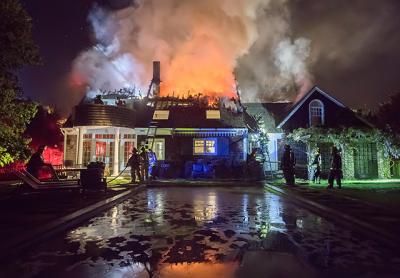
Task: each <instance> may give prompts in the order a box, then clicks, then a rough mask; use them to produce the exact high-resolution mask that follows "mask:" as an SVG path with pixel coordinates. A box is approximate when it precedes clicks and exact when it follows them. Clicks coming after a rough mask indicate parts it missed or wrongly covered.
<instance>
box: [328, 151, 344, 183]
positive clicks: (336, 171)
mask: <svg viewBox="0 0 400 278" xmlns="http://www.w3.org/2000/svg"><path fill="white" fill-rule="evenodd" d="M342 175H343V172H342V157H341V156H340V153H339V150H338V149H337V148H336V147H332V152H331V169H330V171H329V177H328V189H331V188H333V181H334V180H336V184H337V186H338V188H342Z"/></svg>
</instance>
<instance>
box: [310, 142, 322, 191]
mask: <svg viewBox="0 0 400 278" xmlns="http://www.w3.org/2000/svg"><path fill="white" fill-rule="evenodd" d="M311 169H312V181H313V182H314V183H317V181H318V183H319V184H321V150H320V148H317V150H316V152H315V156H314V160H313V162H312V164H311Z"/></svg>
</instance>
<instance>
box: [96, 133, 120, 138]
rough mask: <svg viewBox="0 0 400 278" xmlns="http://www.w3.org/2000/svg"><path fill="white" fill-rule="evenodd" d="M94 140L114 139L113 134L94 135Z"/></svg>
mask: <svg viewBox="0 0 400 278" xmlns="http://www.w3.org/2000/svg"><path fill="white" fill-rule="evenodd" d="M94 137H95V138H96V139H114V138H115V134H95V136H94Z"/></svg>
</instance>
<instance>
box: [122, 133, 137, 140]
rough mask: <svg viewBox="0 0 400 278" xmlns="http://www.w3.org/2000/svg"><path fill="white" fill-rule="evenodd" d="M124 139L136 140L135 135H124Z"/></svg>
mask: <svg viewBox="0 0 400 278" xmlns="http://www.w3.org/2000/svg"><path fill="white" fill-rule="evenodd" d="M124 139H135V134H124Z"/></svg>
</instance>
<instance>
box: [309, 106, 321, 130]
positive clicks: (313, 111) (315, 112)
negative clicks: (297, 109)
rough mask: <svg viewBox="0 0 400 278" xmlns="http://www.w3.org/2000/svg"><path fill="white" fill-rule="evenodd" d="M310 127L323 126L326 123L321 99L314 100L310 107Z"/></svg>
mask: <svg viewBox="0 0 400 278" xmlns="http://www.w3.org/2000/svg"><path fill="white" fill-rule="evenodd" d="M309 121H310V126H321V125H324V123H325V113H324V104H323V103H322V101H320V100H319V99H314V100H312V101H311V102H310V105H309Z"/></svg>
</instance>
